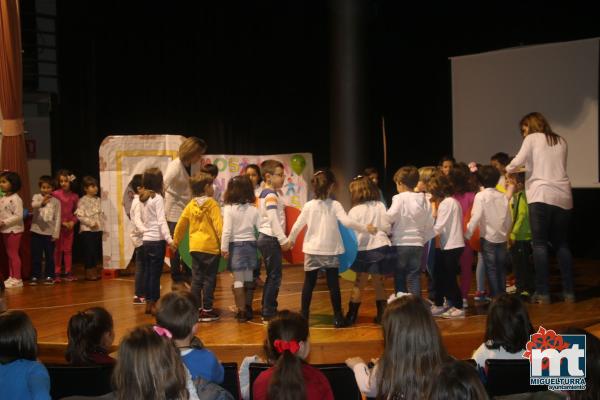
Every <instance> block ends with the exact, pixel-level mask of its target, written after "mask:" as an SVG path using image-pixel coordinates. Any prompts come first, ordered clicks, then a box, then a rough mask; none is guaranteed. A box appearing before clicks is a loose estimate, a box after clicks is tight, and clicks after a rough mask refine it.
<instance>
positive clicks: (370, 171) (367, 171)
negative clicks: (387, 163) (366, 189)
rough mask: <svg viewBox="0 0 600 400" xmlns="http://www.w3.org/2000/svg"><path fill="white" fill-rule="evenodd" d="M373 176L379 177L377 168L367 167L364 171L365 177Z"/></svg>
mask: <svg viewBox="0 0 600 400" xmlns="http://www.w3.org/2000/svg"><path fill="white" fill-rule="evenodd" d="M373 174H377V176H379V171H377V168H375V167H367V168H365V169H364V170H363V175H365V176H367V177H368V176H369V175H373Z"/></svg>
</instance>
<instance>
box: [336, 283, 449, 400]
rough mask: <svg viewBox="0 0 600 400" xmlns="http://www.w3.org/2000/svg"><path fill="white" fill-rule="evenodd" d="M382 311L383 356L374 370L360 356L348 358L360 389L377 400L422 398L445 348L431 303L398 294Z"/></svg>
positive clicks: (443, 355)
mask: <svg viewBox="0 0 600 400" xmlns="http://www.w3.org/2000/svg"><path fill="white" fill-rule="evenodd" d="M389 301H390V303H389V304H388V306H387V308H386V310H385V313H384V314H383V342H384V343H385V348H384V350H383V355H382V356H381V358H379V360H378V361H377V362H376V364H375V366H374V367H373V368H372V369H369V368H368V367H367V365H366V364H365V362H364V361H363V360H362V359H361V358H360V357H352V358H349V359H347V360H346V365H348V367H350V368H351V369H352V370H353V371H354V376H355V378H356V383H357V384H358V388H359V389H360V391H361V392H362V393H363V394H364V395H365V396H367V397H377V398H378V399H419V398H422V396H423V393H425V392H426V391H427V390H428V388H429V387H430V386H431V385H432V383H433V372H434V370H435V367H436V366H437V365H439V364H441V363H442V362H444V361H446V359H447V357H448V356H447V355H446V349H445V348H444V345H443V344H442V338H441V336H440V331H439V328H438V326H437V324H436V323H435V321H434V320H433V317H432V316H431V313H430V311H429V306H427V305H426V304H425V301H424V300H423V299H422V298H421V297H417V296H414V295H412V294H406V293H400V292H399V293H397V294H396V295H392V296H391V297H390V300H389Z"/></svg>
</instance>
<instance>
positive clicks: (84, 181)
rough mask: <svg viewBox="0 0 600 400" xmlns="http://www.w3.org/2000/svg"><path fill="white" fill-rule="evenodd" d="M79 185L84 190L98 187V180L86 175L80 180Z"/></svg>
mask: <svg viewBox="0 0 600 400" xmlns="http://www.w3.org/2000/svg"><path fill="white" fill-rule="evenodd" d="M81 185H82V186H83V188H84V189H86V188H87V187H88V186H92V185H93V186H96V187H98V180H97V179H96V178H94V177H93V176H89V175H86V176H84V177H83V178H82V179H81Z"/></svg>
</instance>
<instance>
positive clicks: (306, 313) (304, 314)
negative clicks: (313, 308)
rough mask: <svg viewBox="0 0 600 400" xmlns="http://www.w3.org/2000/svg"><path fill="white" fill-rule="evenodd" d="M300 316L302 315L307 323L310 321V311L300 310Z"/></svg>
mask: <svg viewBox="0 0 600 400" xmlns="http://www.w3.org/2000/svg"><path fill="white" fill-rule="evenodd" d="M300 315H302V317H304V319H305V320H306V322H308V321H309V317H310V313H309V311H308V310H300Z"/></svg>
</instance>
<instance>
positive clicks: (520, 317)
mask: <svg viewBox="0 0 600 400" xmlns="http://www.w3.org/2000/svg"><path fill="white" fill-rule="evenodd" d="M533 333H534V330H533V327H532V326H531V322H530V321H529V315H528V313H527V309H526V308H525V305H524V304H523V301H521V299H520V298H519V296H518V295H510V294H506V293H505V294H503V295H500V296H499V297H497V298H496V299H494V301H493V302H492V304H491V306H490V310H489V311H488V315H487V322H486V328H485V337H484V339H483V343H482V344H481V346H479V347H478V348H477V350H475V352H474V353H473V356H472V357H471V358H472V359H474V360H475V362H477V365H478V366H479V367H480V368H484V367H485V360H487V359H490V358H495V359H519V360H520V359H522V358H523V352H524V351H525V345H526V344H527V342H528V341H529V335H531V334H533Z"/></svg>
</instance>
